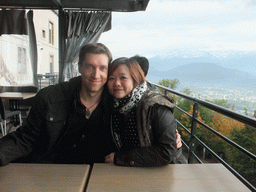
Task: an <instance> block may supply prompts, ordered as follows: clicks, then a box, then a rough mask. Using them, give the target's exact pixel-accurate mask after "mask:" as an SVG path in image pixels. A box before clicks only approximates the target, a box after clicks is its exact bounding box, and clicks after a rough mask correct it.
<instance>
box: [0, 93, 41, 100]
mask: <svg viewBox="0 0 256 192" xmlns="http://www.w3.org/2000/svg"><path fill="white" fill-rule="evenodd" d="M35 95H36V93H22V92H3V93H0V98H2V99H15V100H23V99H29V98H31V97H34V96H35Z"/></svg>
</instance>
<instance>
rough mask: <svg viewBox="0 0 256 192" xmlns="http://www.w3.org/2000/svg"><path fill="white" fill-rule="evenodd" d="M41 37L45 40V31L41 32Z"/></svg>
mask: <svg viewBox="0 0 256 192" xmlns="http://www.w3.org/2000/svg"><path fill="white" fill-rule="evenodd" d="M42 37H43V38H45V30H42Z"/></svg>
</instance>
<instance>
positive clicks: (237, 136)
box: [225, 125, 256, 186]
mask: <svg viewBox="0 0 256 192" xmlns="http://www.w3.org/2000/svg"><path fill="white" fill-rule="evenodd" d="M255 138H256V128H253V127H250V126H248V125H246V126H245V128H244V129H242V130H240V131H238V130H237V129H234V130H233V131H232V133H231V139H232V140H233V141H234V142H236V143H237V144H239V145H241V146H242V147H244V148H245V149H247V150H248V151H250V152H251V153H253V154H256V147H255V146H256V140H255ZM225 154H226V159H227V162H228V163H229V164H230V165H231V166H232V167H234V168H235V169H236V170H238V172H239V173H240V174H241V175H242V176H244V177H245V178H247V180H249V181H250V182H251V183H253V184H254V185H255V186H256V161H255V160H253V159H251V158H249V157H248V156H247V155H245V154H243V153H242V152H240V151H239V150H238V149H236V148H234V147H232V146H230V145H227V146H226V150H225Z"/></svg>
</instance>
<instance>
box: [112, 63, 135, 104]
mask: <svg viewBox="0 0 256 192" xmlns="http://www.w3.org/2000/svg"><path fill="white" fill-rule="evenodd" d="M134 87H135V86H134V81H133V78H132V76H131V74H130V71H129V68H128V67H127V66H126V65H120V66H119V67H118V68H117V69H116V70H115V71H114V73H113V74H112V75H110V76H109V77H108V89H109V92H110V94H111V95H113V96H114V97H115V98H116V99H122V98H124V97H125V96H126V95H128V94H130V93H131V92H132V90H133V89H134Z"/></svg>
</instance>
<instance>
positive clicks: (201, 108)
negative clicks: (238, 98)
mask: <svg viewBox="0 0 256 192" xmlns="http://www.w3.org/2000/svg"><path fill="white" fill-rule="evenodd" d="M151 84H152V85H154V86H156V87H158V88H160V89H161V90H163V92H164V94H165V95H168V96H171V97H173V98H176V99H177V98H179V99H178V102H176V104H177V106H176V111H175V116H176V118H177V123H178V130H179V132H180V134H181V136H182V143H183V148H184V149H183V150H184V152H185V154H186V153H187V154H188V155H187V158H188V163H189V164H193V163H200V164H202V163H222V164H223V165H224V166H225V167H226V168H227V169H228V170H229V171H230V172H231V173H233V174H234V175H235V176H236V177H237V178H238V179H239V180H240V181H241V182H243V183H244V184H245V185H246V186H247V187H248V188H249V189H250V190H252V191H256V187H255V186H256V177H255V175H256V154H255V145H254V146H253V142H251V141H253V140H254V138H253V135H255V134H256V119H255V118H251V117H249V116H244V115H241V114H238V113H236V112H234V111H232V110H229V109H226V108H224V107H221V106H218V105H215V104H213V103H210V102H207V101H204V100H201V99H197V98H193V97H191V96H189V95H186V94H184V93H181V92H177V91H175V90H173V89H168V88H166V87H163V86H161V85H157V84H154V83H151ZM182 101H183V102H184V101H185V102H190V105H191V110H190V112H187V111H186V110H184V109H182V108H180V107H178V106H179V104H178V103H179V102H182ZM207 111H208V112H211V113H215V114H217V115H216V116H219V115H223V117H224V118H225V119H229V120H230V121H232V122H237V123H238V124H239V123H240V124H239V125H240V126H241V125H243V127H246V129H245V128H244V130H245V131H249V130H250V131H251V135H250V137H245V140H244V143H243V146H241V144H238V143H237V141H238V139H237V138H236V137H235V135H236V134H240V132H239V131H237V130H235V131H237V132H236V134H233V137H228V136H226V135H224V134H221V131H219V130H215V129H214V128H212V127H211V126H210V124H209V123H205V122H204V120H203V119H202V118H201V117H200V113H206V112H207ZM180 117H182V118H180ZM184 119H186V120H185V123H184ZM222 120H223V119H222ZM182 122H183V123H182ZM224 123H225V121H223V122H221V124H222V126H224ZM203 134H204V135H203ZM213 140H214V141H215V146H212V142H210V141H213ZM240 143H241V141H240ZM217 146H222V147H224V148H223V150H218V151H216V150H214V149H218V148H217ZM249 146H251V147H249ZM213 148H214V149H213ZM248 148H250V150H249V149H248ZM225 151H226V152H229V153H234V154H235V157H236V159H235V162H234V159H233V160H232V159H231V156H232V155H230V154H227V153H225ZM206 156H207V157H208V158H207V159H208V160H206ZM233 157H234V156H233Z"/></svg>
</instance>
